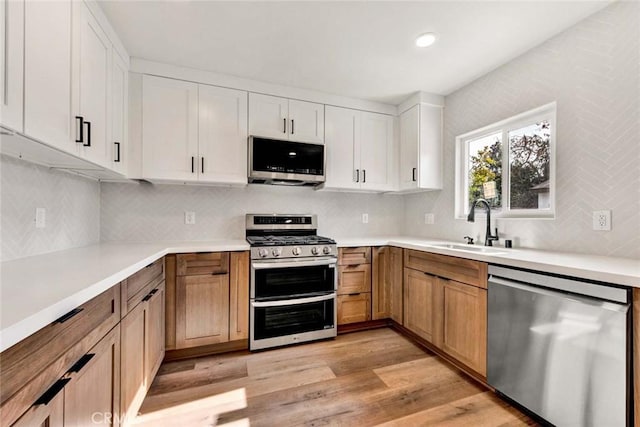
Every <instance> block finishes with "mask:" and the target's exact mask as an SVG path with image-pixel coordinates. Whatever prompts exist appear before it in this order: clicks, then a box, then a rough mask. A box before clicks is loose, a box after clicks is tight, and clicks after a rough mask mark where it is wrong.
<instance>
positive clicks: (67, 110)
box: [24, 0, 77, 153]
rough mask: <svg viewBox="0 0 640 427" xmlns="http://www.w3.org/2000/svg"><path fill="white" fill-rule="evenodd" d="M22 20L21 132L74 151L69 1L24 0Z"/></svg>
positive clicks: (64, 149)
mask: <svg viewBox="0 0 640 427" xmlns="http://www.w3.org/2000/svg"><path fill="white" fill-rule="evenodd" d="M24 22H25V29H24V133H25V134H27V135H29V136H31V137H34V138H36V139H39V140H40V141H42V142H45V143H47V144H49V145H52V146H54V147H57V148H59V149H61V150H63V151H66V152H70V153H75V152H77V149H76V143H75V142H74V141H75V131H74V130H72V129H75V126H74V125H73V123H74V120H73V119H72V116H71V1H70V0H68V1H26V2H25V15H24Z"/></svg>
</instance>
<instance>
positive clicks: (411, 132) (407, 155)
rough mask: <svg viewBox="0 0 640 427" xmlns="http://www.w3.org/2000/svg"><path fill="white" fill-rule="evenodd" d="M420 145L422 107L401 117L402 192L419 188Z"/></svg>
mask: <svg viewBox="0 0 640 427" xmlns="http://www.w3.org/2000/svg"><path fill="white" fill-rule="evenodd" d="M419 143H420V106H419V105H415V106H413V107H412V108H411V109H409V110H407V111H405V112H404V113H402V114H401V115H400V170H399V171H398V172H399V175H400V190H409V189H412V188H416V187H417V186H418V178H419V176H420V171H419V170H418V144H419Z"/></svg>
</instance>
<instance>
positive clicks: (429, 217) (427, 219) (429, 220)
mask: <svg viewBox="0 0 640 427" xmlns="http://www.w3.org/2000/svg"><path fill="white" fill-rule="evenodd" d="M435 222H436V216H435V215H434V214H432V213H426V214H424V223H425V224H427V225H433V224H435Z"/></svg>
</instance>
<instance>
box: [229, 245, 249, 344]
mask: <svg viewBox="0 0 640 427" xmlns="http://www.w3.org/2000/svg"><path fill="white" fill-rule="evenodd" d="M248 338H249V252H231V260H230V271H229V341H236V340H243V339H245V340H246V339H248Z"/></svg>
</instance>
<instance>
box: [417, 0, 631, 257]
mask: <svg viewBox="0 0 640 427" xmlns="http://www.w3.org/2000/svg"><path fill="white" fill-rule="evenodd" d="M552 101H557V136H556V138H557V199H556V200H557V209H556V218H555V220H507V219H505V220H498V227H499V229H500V234H501V236H502V237H503V238H511V239H516V243H518V244H519V245H521V246H527V247H536V248H546V249H552V250H560V251H571V252H580V253H591V254H600V255H613V256H621V257H631V258H640V2H618V3H614V4H613V5H611V6H609V7H607V8H605V9H604V10H602V11H601V12H598V13H596V14H595V15H592V16H591V17H589V18H587V19H586V20H584V21H582V22H580V23H578V24H577V25H576V26H574V27H572V28H570V29H569V30H567V31H565V32H563V33H561V34H559V35H558V36H556V37H554V38H553V39H551V40H549V41H547V42H545V43H543V44H542V45H540V46H538V47H536V48H534V49H533V50H531V51H529V52H527V53H525V54H524V55H522V56H520V57H518V58H517V59H515V60H513V61H512V62H510V63H508V64H506V65H504V66H502V67H500V68H498V69H496V70H495V71H493V72H491V73H489V74H487V75H485V76H483V77H482V78H480V79H478V80H476V81H474V82H473V83H471V84H469V85H467V86H466V87H464V88H462V89H460V90H458V91H457V92H455V93H453V94H452V95H450V96H447V97H446V107H445V116H444V123H445V129H444V143H445V154H444V162H445V180H444V189H443V190H442V191H438V192H433V193H428V194H417V195H411V196H407V197H406V198H405V208H406V214H405V231H406V232H407V233H410V234H418V235H422V236H432V237H440V238H447V239H453V240H461V241H462V237H463V236H464V235H466V234H470V235H472V236H477V237H480V236H484V229H483V226H484V221H476V223H475V224H470V223H467V222H466V221H465V220H460V219H454V182H455V181H454V178H455V177H454V156H455V137H456V136H457V135H461V134H464V133H466V132H469V131H472V130H474V129H478V128H481V127H484V126H486V125H489V124H491V123H494V122H497V121H500V120H502V119H505V118H508V117H511V116H513V115H515V114H517V113H520V112H523V111H527V110H529V109H531V108H534V107H537V106H540V105H543V104H546V103H549V102H552ZM602 209H611V210H612V224H613V229H612V231H610V232H603V231H593V230H592V212H593V211H594V210H602ZM425 212H434V213H435V214H436V222H435V225H424V223H423V215H424V213H425Z"/></svg>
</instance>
